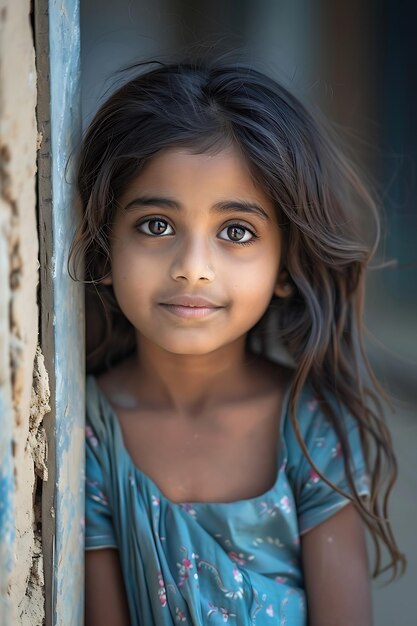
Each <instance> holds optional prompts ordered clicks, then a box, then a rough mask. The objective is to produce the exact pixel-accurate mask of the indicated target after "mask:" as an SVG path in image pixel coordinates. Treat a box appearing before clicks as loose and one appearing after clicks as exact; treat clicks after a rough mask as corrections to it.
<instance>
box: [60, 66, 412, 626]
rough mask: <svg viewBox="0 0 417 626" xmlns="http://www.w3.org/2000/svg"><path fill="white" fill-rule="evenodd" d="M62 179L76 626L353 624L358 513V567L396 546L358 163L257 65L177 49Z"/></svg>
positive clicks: (394, 556)
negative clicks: (81, 288)
mask: <svg viewBox="0 0 417 626" xmlns="http://www.w3.org/2000/svg"><path fill="white" fill-rule="evenodd" d="M78 182H79V189H80V194H81V199H82V204H83V209H84V217H83V221H82V224H81V227H80V231H79V232H78V234H77V237H76V240H75V242H74V246H73V250H72V261H73V262H74V263H75V262H76V261H77V258H79V259H82V258H84V259H85V263H86V281H87V282H88V283H90V284H91V285H92V286H93V290H92V291H91V292H90V294H89V301H88V307H87V315H88V320H87V321H88V338H89V344H90V345H89V362H88V365H89V369H90V372H91V373H93V374H95V376H94V377H93V376H90V377H89V379H88V382H87V416H88V424H87V429H86V433H87V439H86V442H87V443H86V445H87V464H86V550H87V552H86V620H87V625H88V626H97V625H100V626H106V625H108V626H119V625H120V626H121V625H123V626H125V625H128V624H130V625H131V626H139V625H140V626H153V625H155V626H168V625H174V624H184V625H185V624H190V625H203V624H204V625H205V624H207V625H210V624H214V625H215V624H223V623H225V622H227V623H231V624H237V625H239V626H245V625H249V624H256V625H258V626H261V625H262V626H263V625H267V624H281V625H286V626H301V625H305V624H307V623H308V624H309V625H310V626H336V625H337V626H348V625H352V626H369V625H370V624H371V621H372V618H371V607H370V583H369V578H370V576H369V574H368V561H367V556H366V548H365V541H364V525H366V526H368V528H369V529H370V531H371V536H372V537H373V538H374V540H375V544H376V548H377V549H376V566H375V572H374V573H375V574H378V573H379V572H380V571H382V564H381V560H380V547H379V546H380V545H381V544H382V545H385V547H386V548H387V549H388V552H389V555H390V564H391V565H392V566H393V568H394V573H395V571H396V569H397V568H398V566H399V565H401V564H403V557H402V555H401V554H400V553H399V551H398V549H397V546H396V543H395V540H394V538H393V535H392V533H391V530H390V526H389V523H388V521H387V512H386V499H387V492H388V493H389V491H390V488H391V486H392V483H393V480H394V478H395V473H396V465H395V457H394V455H393V451H392V447H391V441H390V437H389V434H388V432H387V430H386V427H385V425H384V422H383V420H382V418H381V412H380V406H379V403H378V395H377V393H376V390H375V389H376V388H375V385H374V384H373V383H372V381H373V379H372V376H371V375H370V373H369V369H368V368H367V362H366V357H365V356H364V353H363V349H362V309H363V298H364V273H365V269H366V266H367V264H368V262H369V259H370V258H371V256H372V253H373V251H374V249H375V246H376V239H377V237H378V221H377V217H376V214H375V209H374V206H373V204H372V201H371V200H370V198H369V196H368V195H367V193H366V191H365V189H364V188H363V186H362V185H361V183H360V180H359V179H358V177H357V176H356V174H355V173H354V171H353V169H352V167H351V166H350V165H349V164H348V162H347V161H346V160H345V159H343V158H342V156H341V155H340V153H339V152H338V151H337V149H336V148H335V147H334V145H333V144H332V143H331V141H330V140H329V139H328V136H327V134H326V133H325V132H324V131H323V130H321V129H320V127H319V126H318V124H317V123H316V122H315V121H313V119H312V117H311V116H310V115H309V114H308V113H307V112H306V110H305V109H304V108H303V106H302V105H301V104H300V103H299V102H298V101H297V100H296V99H295V98H294V97H293V96H291V95H290V94H289V93H288V92H287V91H286V90H285V89H284V88H283V87H281V86H280V85H278V84H277V83H275V82H274V81H273V80H271V79H270V78H267V77H266V76H264V75H262V74H260V73H259V72H258V71H255V70H254V69H251V68H250V67H245V66H241V65H228V66H227V65H222V64H221V63H213V64H201V65H198V64H196V65H193V64H172V65H158V66H157V67H156V68H155V69H151V70H150V71H147V72H145V73H142V74H141V75H139V76H138V77H136V78H135V79H133V80H131V81H130V82H128V83H127V84H126V85H125V86H123V87H122V88H121V89H119V90H118V91H117V92H116V93H115V94H114V95H112V96H111V98H110V99H109V100H108V101H107V102H106V103H105V104H104V105H103V106H102V107H101V109H100V110H99V112H98V113H97V114H96V116H95V118H94V120H93V122H92V123H91V126H90V128H89V130H88V132H87V134H86V137H85V139H84V142H83V146H82V152H81V159H80V165H79V175H78ZM369 218H372V220H373V221H372V222H371V221H370V219H369ZM372 224H374V225H375V229H374V230H375V233H374V235H372V234H371V235H370V236H369V239H371V241H367V238H366V237H365V236H364V235H363V234H362V231H363V230H365V231H366V233H367V234H368V235H369V233H372ZM372 239H373V240H372ZM94 298H95V299H94ZM283 355H285V360H284V359H283ZM284 363H286V364H284ZM383 474H384V476H383ZM385 478H387V479H388V488H387V489H383V486H382V482H383V479H385Z"/></svg>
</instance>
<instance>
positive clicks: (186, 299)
mask: <svg viewBox="0 0 417 626" xmlns="http://www.w3.org/2000/svg"><path fill="white" fill-rule="evenodd" d="M159 306H161V307H162V308H163V309H164V310H166V311H167V312H169V313H171V314H172V315H175V316H177V317H183V318H186V319H201V318H204V317H208V316H209V315H213V314H214V313H216V312H218V311H220V310H221V309H223V308H224V306H222V305H218V304H216V303H215V302H212V301H211V300H208V299H207V298H202V297H197V296H188V295H184V296H175V297H173V298H168V299H167V300H165V301H164V302H160V303H159Z"/></svg>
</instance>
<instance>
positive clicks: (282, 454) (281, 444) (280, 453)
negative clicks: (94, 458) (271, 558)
mask: <svg viewBox="0 0 417 626" xmlns="http://www.w3.org/2000/svg"><path fill="white" fill-rule="evenodd" d="M89 381H90V383H92V384H93V386H94V389H95V392H96V394H97V397H98V399H99V401H100V404H102V406H103V407H104V409H105V410H106V411H107V412H108V413H109V414H110V416H111V421H112V423H113V424H114V432H115V434H116V436H117V437H118V439H119V442H118V443H119V445H120V448H121V450H122V452H123V455H124V456H125V458H126V459H127V461H128V463H129V465H130V466H131V467H132V469H133V470H134V472H135V474H136V475H137V476H139V477H141V478H142V480H143V481H144V482H145V483H148V484H149V485H150V486H152V488H153V490H155V491H156V492H157V493H158V496H159V498H160V499H161V500H164V501H166V502H167V503H169V504H170V505H171V506H178V507H190V506H191V507H192V508H193V509H194V508H196V507H198V508H200V507H210V506H213V507H231V506H233V505H238V504H240V505H242V504H251V503H257V502H259V501H262V500H264V499H265V498H267V497H269V496H270V495H271V494H272V493H273V492H274V491H276V489H277V486H278V482H279V480H280V474H281V471H282V467H283V465H284V464H285V461H286V446H285V441H284V424H285V421H286V417H287V414H288V401H289V396H290V392H291V378H290V379H289V381H287V382H286V384H285V387H284V393H283V397H282V405H281V413H280V418H279V437H278V441H277V459H278V462H277V473H276V477H275V480H274V484H273V485H272V486H271V487H270V488H269V489H267V490H266V491H264V492H263V493H261V494H259V495H257V496H253V497H251V498H241V499H238V500H227V501H211V500H210V501H199V500H197V501H193V500H187V501H183V502H176V501H174V500H171V499H170V498H169V497H168V496H166V495H165V493H164V492H163V491H162V490H161V489H160V487H159V486H158V485H157V484H156V483H155V481H154V480H153V479H152V478H151V477H150V476H149V474H147V473H146V472H145V471H143V470H142V469H140V468H139V467H138V466H137V465H136V463H135V462H134V461H133V459H132V457H131V455H130V453H129V451H128V449H127V447H126V445H125V442H124V437H123V431H122V427H121V425H120V422H119V419H118V417H117V413H116V411H115V409H114V408H113V406H112V404H111V402H110V400H109V399H108V398H107V396H106V395H105V393H104V392H103V391H102V389H101V388H100V386H99V384H98V382H97V379H96V377H95V376H93V375H92V374H90V375H89V376H87V384H88V383H89Z"/></svg>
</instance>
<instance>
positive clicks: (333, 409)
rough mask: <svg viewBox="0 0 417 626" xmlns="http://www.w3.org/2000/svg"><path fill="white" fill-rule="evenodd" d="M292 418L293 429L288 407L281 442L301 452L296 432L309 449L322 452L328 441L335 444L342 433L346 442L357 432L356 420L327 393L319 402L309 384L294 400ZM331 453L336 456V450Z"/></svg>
mask: <svg viewBox="0 0 417 626" xmlns="http://www.w3.org/2000/svg"><path fill="white" fill-rule="evenodd" d="M330 414H332V416H333V419H331V417H330ZM294 418H295V422H296V426H294V423H293V421H292V420H291V418H290V407H289V405H288V406H287V413H286V420H285V427H284V438H285V441H286V443H287V446H289V447H290V448H291V449H295V450H299V451H300V452H301V448H300V443H299V440H298V437H297V433H296V428H297V429H298V431H299V435H300V436H301V438H302V440H303V441H304V442H305V444H306V446H307V448H308V449H310V448H311V447H313V448H317V449H320V448H323V447H324V445H325V443H326V442H328V441H331V442H334V443H337V442H338V440H339V439H340V433H341V432H342V433H345V434H346V436H347V437H348V438H349V437H350V435H351V434H352V433H353V432H357V431H358V427H357V422H356V420H355V419H354V417H353V416H352V415H351V414H350V413H349V411H348V410H347V408H346V407H345V406H344V405H343V404H341V403H340V402H338V400H337V398H336V396H335V395H333V394H330V393H327V394H326V396H325V397H324V398H319V396H318V394H316V392H315V391H314V389H313V387H312V385H311V384H310V383H306V384H305V385H304V387H303V388H302V390H301V392H300V394H299V397H298V398H297V403H296V407H295V415H294ZM333 453H334V454H336V453H337V450H333Z"/></svg>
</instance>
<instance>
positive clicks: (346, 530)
mask: <svg viewBox="0 0 417 626" xmlns="http://www.w3.org/2000/svg"><path fill="white" fill-rule="evenodd" d="M301 542H302V543H301V545H302V555H303V567H304V576H305V585H306V592H307V604H308V616H309V620H308V624H309V626H372V607H371V584H370V575H369V571H368V558H367V552H366V545H365V536H364V528H363V522H362V520H361V518H360V516H359V513H358V512H357V511H356V509H355V507H354V505H353V504H347V505H346V506H345V507H344V508H343V509H341V510H340V511H339V512H338V513H336V514H335V515H333V516H332V517H330V518H329V519H328V520H326V521H324V522H323V523H321V524H319V525H318V526H316V527H315V528H313V529H312V530H310V531H308V532H306V533H305V534H304V535H303V536H302V538H301Z"/></svg>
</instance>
